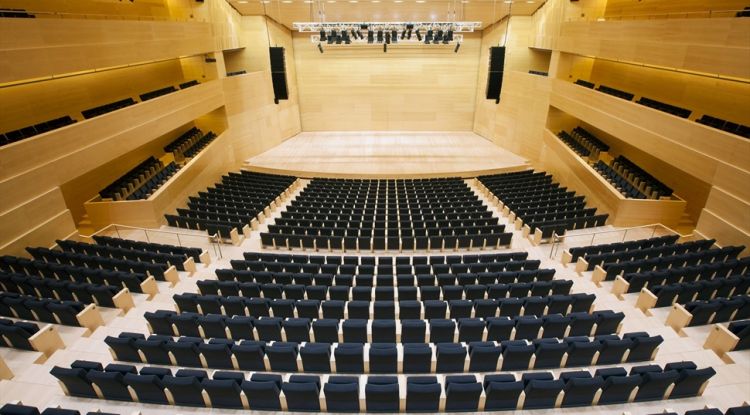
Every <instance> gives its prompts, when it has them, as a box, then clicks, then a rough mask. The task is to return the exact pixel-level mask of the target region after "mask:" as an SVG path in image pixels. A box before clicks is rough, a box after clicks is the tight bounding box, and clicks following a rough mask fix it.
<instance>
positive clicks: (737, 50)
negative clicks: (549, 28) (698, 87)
mask: <svg viewBox="0 0 750 415" xmlns="http://www.w3.org/2000/svg"><path fill="white" fill-rule="evenodd" d="M748 38H750V21H748V19H737V18H734V17H731V18H714V19H669V20H626V21H601V22H566V23H564V24H563V25H562V28H561V29H560V39H559V42H558V45H557V46H558V47H559V49H560V50H561V51H563V52H570V53H577V54H579V55H588V56H598V57H603V58H608V59H615V60H622V61H627V62H639V63H646V64H650V65H658V66H664V67H668V68H679V69H685V70H691V71H698V72H704V73H710V74H720V75H726V76H734V77H740V78H746V79H747V78H750V44H748V42H747V39H748Z"/></svg>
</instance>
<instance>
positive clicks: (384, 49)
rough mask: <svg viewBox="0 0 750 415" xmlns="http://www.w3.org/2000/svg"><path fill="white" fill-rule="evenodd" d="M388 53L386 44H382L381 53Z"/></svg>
mask: <svg viewBox="0 0 750 415" xmlns="http://www.w3.org/2000/svg"><path fill="white" fill-rule="evenodd" d="M386 52H388V44H386V43H383V53H386Z"/></svg>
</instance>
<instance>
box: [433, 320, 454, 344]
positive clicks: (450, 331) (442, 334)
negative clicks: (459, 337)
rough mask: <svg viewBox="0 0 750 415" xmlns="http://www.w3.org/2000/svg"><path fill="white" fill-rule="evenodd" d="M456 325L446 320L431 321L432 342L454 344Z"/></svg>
mask: <svg viewBox="0 0 750 415" xmlns="http://www.w3.org/2000/svg"><path fill="white" fill-rule="evenodd" d="M455 333H456V323H455V321H453V320H449V319H444V318H433V319H432V320H430V342H431V343H452V342H453V341H454V339H455Z"/></svg>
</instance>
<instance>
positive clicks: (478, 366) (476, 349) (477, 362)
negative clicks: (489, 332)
mask: <svg viewBox="0 0 750 415" xmlns="http://www.w3.org/2000/svg"><path fill="white" fill-rule="evenodd" d="M502 351H503V349H502V347H501V346H498V345H496V344H495V343H494V342H471V343H469V371H470V372H494V371H496V370H497V362H498V360H499V359H500V355H501V354H502Z"/></svg>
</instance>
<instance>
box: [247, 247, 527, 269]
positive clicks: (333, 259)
mask: <svg viewBox="0 0 750 415" xmlns="http://www.w3.org/2000/svg"><path fill="white" fill-rule="evenodd" d="M242 256H243V257H244V258H245V261H254V262H257V261H262V262H281V263H293V264H337V265H341V264H347V265H394V264H395V265H425V264H430V265H434V264H449V265H453V264H476V263H482V264H490V263H493V262H509V261H525V260H526V259H527V258H528V256H529V253H528V252H525V251H524V252H503V253H487V254H464V255H447V256H445V255H431V256H419V255H416V256H390V255H389V256H380V257H374V256H340V255H325V256H324V255H304V254H280V253H276V252H245V253H243V254H242ZM537 261H538V260H537ZM526 264H527V265H528V264H529V263H528V262H527V263H526ZM537 268H538V267H537ZM526 269H532V268H526Z"/></svg>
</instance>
